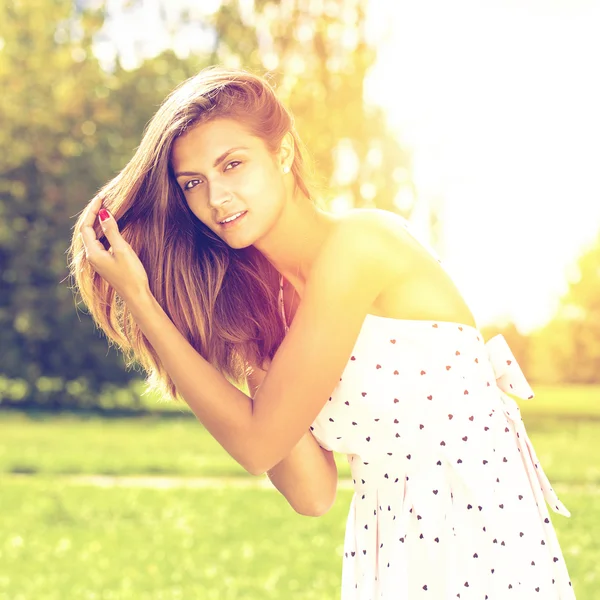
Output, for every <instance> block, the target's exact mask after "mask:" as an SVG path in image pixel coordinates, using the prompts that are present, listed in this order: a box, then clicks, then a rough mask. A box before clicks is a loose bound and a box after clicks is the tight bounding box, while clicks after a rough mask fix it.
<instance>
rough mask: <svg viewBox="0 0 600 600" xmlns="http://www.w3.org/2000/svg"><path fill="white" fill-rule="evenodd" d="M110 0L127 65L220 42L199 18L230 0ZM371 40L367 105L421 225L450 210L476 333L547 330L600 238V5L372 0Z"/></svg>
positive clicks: (454, 256) (564, 0) (460, 282)
mask: <svg viewBox="0 0 600 600" xmlns="http://www.w3.org/2000/svg"><path fill="white" fill-rule="evenodd" d="M89 1H90V2H92V1H94V0H89ZM109 4H110V6H109V15H110V19H109V21H108V23H107V26H106V27H105V31H104V37H103V38H101V39H100V40H99V43H98V47H97V48H96V53H97V54H98V55H99V57H100V58H101V59H104V61H105V62H106V64H107V65H110V63H111V61H113V60H114V53H115V41H116V40H118V46H119V51H120V54H121V57H122V61H123V63H124V66H129V67H130V68H134V67H135V66H136V65H137V64H139V62H140V60H141V58H142V56H152V55H155V54H157V53H159V52H160V51H161V50H162V49H163V48H164V47H166V46H167V45H169V44H172V43H174V42H173V40H175V42H176V44H179V46H180V47H175V48H174V50H175V51H176V52H177V53H178V54H180V55H181V56H182V57H183V56H185V55H187V54H188V52H189V51H190V50H191V51H206V49H207V48H210V47H211V45H212V44H213V43H214V39H213V38H214V36H213V35H212V32H211V31H210V30H208V29H205V30H199V29H198V26H197V23H198V20H201V17H202V15H206V14H210V13H211V12H212V11H214V10H215V9H216V8H217V7H218V5H219V0H206V1H203V2H202V3H197V2H192V1H190V0H170V2H167V1H166V0H143V1H139V2H137V3H134V4H133V5H130V7H129V8H128V9H125V8H124V6H125V5H124V2H123V0H109ZM242 4H243V6H244V9H245V10H251V6H252V0H243V2H242ZM182 6H186V7H192V10H193V11H194V13H195V14H194V15H192V16H193V17H196V19H194V20H195V24H192V25H190V26H188V29H189V28H190V27H191V28H192V29H190V30H189V31H188V30H182V29H181V25H180V24H178V23H176V22H175V21H176V13H177V12H178V9H179V8H181V7H182ZM159 11H162V13H163V16H164V15H166V16H167V20H170V19H169V15H173V20H174V26H176V27H177V29H176V30H177V35H176V36H170V35H169V34H168V33H167V32H165V31H162V32H161V27H162V23H163V22H164V21H161V18H160V15H159ZM196 13H197V14H196ZM367 31H368V34H369V36H370V39H371V41H372V42H373V43H374V44H376V46H377V49H378V55H377V62H376V64H375V65H374V67H373V68H372V69H371V72H370V73H369V77H368V79H367V82H366V86H365V95H366V100H367V101H368V102H371V103H374V104H379V105H380V106H382V107H383V108H384V109H385V110H386V112H387V115H388V118H389V123H390V127H391V128H392V129H393V131H394V132H395V134H396V135H397V136H398V140H399V142H400V143H401V144H402V145H403V146H405V147H407V148H410V150H411V154H412V158H413V177H414V183H415V189H416V199H417V210H415V211H414V218H413V221H414V226H415V227H416V228H420V229H421V235H423V236H424V237H425V238H427V230H426V229H425V228H423V227H422V225H423V223H424V222H426V220H427V214H428V210H430V209H431V210H435V211H437V212H438V213H439V214H440V216H441V219H442V223H443V237H442V239H441V241H440V244H439V245H438V246H436V249H437V250H438V252H439V253H440V256H441V257H442V258H443V260H444V263H445V265H446V267H447V269H448V270H449V271H450V273H451V274H452V276H453V278H454V280H455V282H456V284H457V286H458V287H459V289H460V291H461V292H462V295H463V297H464V298H465V300H466V301H467V303H468V304H469V306H470V308H471V311H472V312H473V314H474V316H475V319H476V321H477V324H478V325H479V326H485V325H487V324H491V323H494V322H496V323H502V322H506V321H508V320H512V321H513V322H515V323H516V325H517V326H518V328H519V329H520V330H521V331H522V332H523V333H528V332H529V331H531V330H533V329H535V328H536V327H539V326H542V325H543V324H544V323H546V322H547V321H548V320H550V319H551V318H552V316H553V314H554V312H555V311H556V309H557V307H558V303H559V300H560V297H561V295H562V294H564V293H565V292H566V290H567V285H568V278H575V277H576V276H577V270H576V268H575V264H576V261H577V258H578V256H579V255H580V254H581V253H582V252H583V251H584V250H585V248H586V246H587V245H589V244H591V243H592V241H593V240H594V238H595V237H596V236H597V235H598V233H599V232H600V176H599V175H600V168H599V165H600V110H599V109H598V107H600V35H599V34H598V32H599V31H600V0H486V2H480V1H477V2H475V1H472V0H470V1H467V0H452V1H451V2H448V1H447V0H445V1H442V0H411V1H407V0H394V1H385V2H382V1H381V0H371V2H370V4H369V10H368V20H367ZM131 32H136V34H135V35H131Z"/></svg>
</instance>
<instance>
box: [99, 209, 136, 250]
mask: <svg viewBox="0 0 600 600" xmlns="http://www.w3.org/2000/svg"><path fill="white" fill-rule="evenodd" d="M103 217H104V220H103ZM98 219H99V220H100V226H101V227H102V231H104V235H105V236H106V239H107V240H108V242H109V243H110V246H111V248H112V249H113V250H114V251H115V252H118V251H119V250H124V249H126V248H128V246H129V244H128V243H127V242H126V241H125V240H124V239H123V236H122V235H121V233H120V232H119V226H118V225H117V222H116V221H115V220H114V218H113V216H112V215H111V214H110V212H109V211H108V210H106V209H105V208H102V209H100V211H99V215H98Z"/></svg>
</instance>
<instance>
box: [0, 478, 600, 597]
mask: <svg viewBox="0 0 600 600" xmlns="http://www.w3.org/2000/svg"><path fill="white" fill-rule="evenodd" d="M558 491H559V492H560V493H561V496H562V498H563V500H564V501H565V503H566V505H567V506H568V507H569V508H570V510H571V511H572V517H571V518H570V519H566V518H564V517H562V516H560V515H554V514H553V516H552V520H553V523H554V525H555V527H556V530H557V534H558V536H559V541H560V542H561V547H562V548H563V552H564V554H565V560H566V561H567V567H568V568H569V573H570V575H571V577H572V581H573V584H574V588H575V591H576V592H577V594H578V596H577V597H578V600H593V599H594V598H596V596H595V595H594V594H595V593H596V591H597V587H598V581H599V579H600V561H599V560H598V558H599V556H598V554H599V551H598V546H597V544H596V541H595V535H594V530H597V524H598V522H600V505H599V503H598V502H597V501H596V502H591V501H590V500H591V498H590V497H589V496H588V495H586V494H582V493H568V492H565V491H562V490H560V489H559V490H558ZM350 498H351V492H350V491H348V490H341V491H340V492H339V493H338V497H337V500H336V503H335V505H334V506H333V508H332V509H331V510H330V511H329V512H328V513H327V514H326V515H325V516H323V517H321V518H318V519H315V518H309V517H302V516H300V515H298V514H296V513H294V512H293V510H292V509H291V508H290V507H289V505H288V504H287V502H286V501H285V499H284V498H283V497H282V496H280V495H279V494H278V493H277V492H275V491H272V490H233V489H211V490H201V491H195V490H185V489H180V490H153V489H133V488H130V489H127V488H109V489H99V488H94V487H88V486H72V487H61V485H60V483H59V482H58V481H56V480H54V481H53V480H52V479H48V478H44V477H35V478H31V479H30V480H29V479H28V480H25V481H14V480H9V482H4V483H3V485H2V495H1V499H0V507H1V510H0V540H2V546H1V548H2V555H1V557H0V559H1V564H2V569H1V570H0V600H8V599H9V598H10V599H11V600H15V599H17V598H24V599H25V598H26V599H29V598H32V599H34V598H35V599H38V598H39V599H43V600H79V599H90V600H91V599H94V600H99V599H111V600H117V599H119V600H121V599H126V598H127V599H129V598H131V599H135V600H145V599H148V600H150V599H152V600H158V599H183V598H185V599H188V598H189V599H196V598H198V599H202V600H211V599H215V600H217V599H218V600H229V599H232V600H233V599H243V600H255V599H256V600H263V599H271V598H272V599H278V600H279V599H283V598H285V599H286V600H296V599H297V600H312V599H314V600H337V599H338V598H339V594H340V589H339V586H340V580H341V578H340V576H341V557H342V543H343V536H344V527H345V519H346V516H347V512H348V506H349V503H350Z"/></svg>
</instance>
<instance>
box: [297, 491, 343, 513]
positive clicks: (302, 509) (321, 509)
mask: <svg viewBox="0 0 600 600" xmlns="http://www.w3.org/2000/svg"><path fill="white" fill-rule="evenodd" d="M335 499H336V493H335V492H334V494H333V497H332V498H329V499H328V500H326V501H321V502H313V503H312V504H310V505H304V506H293V505H291V506H292V508H293V509H294V510H295V511H296V512H297V513H298V514H299V515H302V516H304V517H322V516H323V515H325V514H327V513H328V512H329V510H330V509H331V507H332V506H333V505H334V504H335Z"/></svg>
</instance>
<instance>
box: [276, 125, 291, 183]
mask: <svg viewBox="0 0 600 600" xmlns="http://www.w3.org/2000/svg"><path fill="white" fill-rule="evenodd" d="M293 162H294V137H293V136H292V134H291V133H290V132H289V131H288V132H287V133H286V134H285V135H284V136H283V138H282V140H281V144H280V146H279V166H280V168H281V170H282V171H284V169H285V171H284V172H286V173H288V172H289V171H290V170H291V168H292V163H293Z"/></svg>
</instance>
